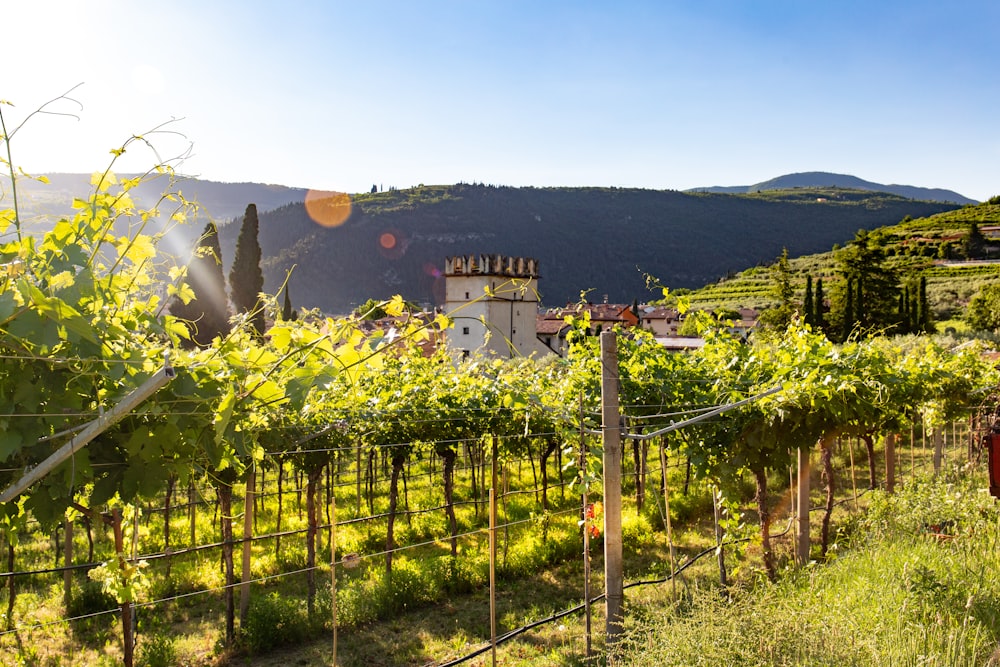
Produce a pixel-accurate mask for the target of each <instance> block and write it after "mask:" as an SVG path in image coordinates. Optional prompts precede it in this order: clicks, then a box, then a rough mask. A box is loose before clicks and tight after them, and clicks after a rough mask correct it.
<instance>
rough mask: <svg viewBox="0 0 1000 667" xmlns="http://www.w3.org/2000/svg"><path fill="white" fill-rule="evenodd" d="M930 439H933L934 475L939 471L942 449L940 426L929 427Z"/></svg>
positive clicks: (942, 440) (942, 441) (942, 439)
mask: <svg viewBox="0 0 1000 667" xmlns="http://www.w3.org/2000/svg"><path fill="white" fill-rule="evenodd" d="M931 439H932V440H933V441H934V476H935V477H936V476H937V475H938V473H940V472H941V459H942V453H943V452H942V450H943V445H944V438H942V437H941V427H940V426H935V427H933V428H932V429H931Z"/></svg>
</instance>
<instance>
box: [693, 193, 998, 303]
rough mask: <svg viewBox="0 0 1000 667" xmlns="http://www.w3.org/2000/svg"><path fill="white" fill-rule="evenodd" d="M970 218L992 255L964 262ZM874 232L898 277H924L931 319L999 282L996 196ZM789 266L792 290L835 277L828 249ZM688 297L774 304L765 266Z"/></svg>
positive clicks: (794, 260) (830, 282)
mask: <svg viewBox="0 0 1000 667" xmlns="http://www.w3.org/2000/svg"><path fill="white" fill-rule="evenodd" d="M972 222H975V223H977V224H978V225H979V226H980V229H981V230H982V231H983V233H984V236H986V238H987V241H988V242H989V245H990V247H991V249H992V252H991V254H990V257H991V258H992V259H989V260H987V261H973V262H967V261H963V260H961V259H960V258H958V257H957V255H958V252H957V251H958V247H959V246H960V245H961V243H962V240H963V239H964V236H965V234H966V233H967V232H968V229H969V225H970V223H972ZM879 231H880V233H882V234H884V235H885V237H886V250H887V254H888V256H889V264H890V266H893V267H895V268H896V269H898V270H899V272H900V273H901V275H902V276H903V279H904V281H905V280H909V281H917V280H919V279H920V277H925V278H926V279H927V296H928V301H929V302H930V305H931V307H932V308H933V309H934V311H935V316H936V317H937V319H948V318H952V317H957V316H960V315H961V313H962V311H963V310H964V308H965V306H966V305H968V302H969V299H970V298H971V297H972V296H973V295H975V293H976V292H977V291H978V290H979V288H980V287H982V286H983V285H984V284H987V283H992V282H1000V261H998V258H1000V198H997V197H994V198H993V199H991V200H990V201H988V202H985V203H982V204H977V205H975V206H964V207H962V208H958V209H954V210H951V211H944V212H941V213H936V214H934V215H930V216H926V217H921V218H917V219H913V220H904V221H902V222H900V223H897V224H895V225H889V226H886V227H884V228H882V229H880V230H879ZM789 264H790V267H791V269H792V272H793V275H792V277H793V286H794V287H795V288H796V289H798V290H804V288H805V280H806V276H807V275H811V276H812V277H813V278H814V279H815V278H822V279H823V282H824V284H825V286H826V288H827V294H829V290H830V289H831V288H832V287H833V286H834V285H835V284H836V282H837V281H838V276H837V266H836V262H835V260H834V252H833V251H832V250H827V251H825V252H821V253H813V254H807V255H803V256H799V257H793V258H792V259H791V260H790V262H789ZM689 298H690V299H691V302H692V305H694V306H695V307H697V308H705V309H717V308H725V309H733V308H741V307H747V308H766V307H768V306H770V305H773V303H774V297H773V296H772V295H771V277H770V268H769V267H768V266H756V267H751V268H749V269H746V270H744V271H741V272H740V273H738V274H736V275H732V276H727V277H725V278H722V279H720V280H718V281H716V282H714V283H712V284H709V285H705V286H704V287H702V288H700V289H698V290H695V291H694V292H692V293H691V294H690V296H689ZM799 298H801V292H800V297H799Z"/></svg>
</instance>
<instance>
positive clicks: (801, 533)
mask: <svg viewBox="0 0 1000 667" xmlns="http://www.w3.org/2000/svg"><path fill="white" fill-rule="evenodd" d="M809 453H810V448H809V447H799V450H798V464H799V489H798V498H797V500H798V507H797V508H796V513H797V514H798V520H797V526H796V533H795V537H796V542H795V560H796V562H797V563H798V564H799V565H805V564H806V563H808V562H809Z"/></svg>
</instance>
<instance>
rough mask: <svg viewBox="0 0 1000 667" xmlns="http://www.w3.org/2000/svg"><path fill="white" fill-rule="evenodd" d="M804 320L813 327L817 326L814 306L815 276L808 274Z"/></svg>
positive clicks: (803, 306) (803, 308) (804, 300)
mask: <svg viewBox="0 0 1000 667" xmlns="http://www.w3.org/2000/svg"><path fill="white" fill-rule="evenodd" d="M802 311H803V320H804V321H805V323H806V324H808V325H809V326H811V327H815V326H816V313H815V307H814V306H813V278H812V276H806V293H805V296H803V297H802Z"/></svg>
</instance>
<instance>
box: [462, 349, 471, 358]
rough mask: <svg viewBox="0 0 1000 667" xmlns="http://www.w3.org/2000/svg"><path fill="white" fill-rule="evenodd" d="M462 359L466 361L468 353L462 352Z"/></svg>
mask: <svg viewBox="0 0 1000 667" xmlns="http://www.w3.org/2000/svg"><path fill="white" fill-rule="evenodd" d="M462 358H463V359H468V358H469V351H468V350H462Z"/></svg>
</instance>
